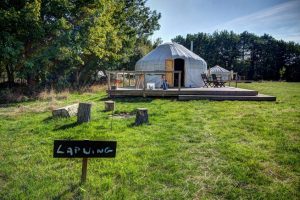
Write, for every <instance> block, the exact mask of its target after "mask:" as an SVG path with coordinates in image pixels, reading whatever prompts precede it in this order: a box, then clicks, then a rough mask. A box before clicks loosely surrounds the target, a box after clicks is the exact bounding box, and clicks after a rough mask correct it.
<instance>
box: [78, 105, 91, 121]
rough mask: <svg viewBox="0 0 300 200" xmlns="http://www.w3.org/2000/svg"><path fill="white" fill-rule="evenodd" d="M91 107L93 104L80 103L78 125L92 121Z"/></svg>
mask: <svg viewBox="0 0 300 200" xmlns="http://www.w3.org/2000/svg"><path fill="white" fill-rule="evenodd" d="M91 107H92V104H90V103H79V107H78V113H77V123H79V124H81V123H83V122H89V121H91Z"/></svg>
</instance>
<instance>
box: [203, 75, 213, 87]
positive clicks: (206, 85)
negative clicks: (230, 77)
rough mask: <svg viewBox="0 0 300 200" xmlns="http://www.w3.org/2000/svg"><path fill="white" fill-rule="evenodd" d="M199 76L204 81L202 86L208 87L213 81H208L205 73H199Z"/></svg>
mask: <svg viewBox="0 0 300 200" xmlns="http://www.w3.org/2000/svg"><path fill="white" fill-rule="evenodd" d="M201 78H202V80H203V83H204V86H203V87H208V86H211V84H212V83H213V82H212V81H210V80H209V79H208V78H207V76H206V74H201Z"/></svg>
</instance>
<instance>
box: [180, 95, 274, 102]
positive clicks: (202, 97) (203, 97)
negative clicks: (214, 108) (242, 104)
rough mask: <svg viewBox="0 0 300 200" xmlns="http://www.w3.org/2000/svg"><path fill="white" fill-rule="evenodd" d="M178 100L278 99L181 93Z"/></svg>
mask: <svg viewBox="0 0 300 200" xmlns="http://www.w3.org/2000/svg"><path fill="white" fill-rule="evenodd" d="M178 100H181V101H188V100H213V101H276V97H274V96H268V95H263V94H258V95H257V96H221V95H179V96H178Z"/></svg>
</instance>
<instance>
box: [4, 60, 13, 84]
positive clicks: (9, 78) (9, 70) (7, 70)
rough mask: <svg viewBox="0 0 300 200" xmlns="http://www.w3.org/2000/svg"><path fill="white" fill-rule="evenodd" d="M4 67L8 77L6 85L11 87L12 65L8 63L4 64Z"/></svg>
mask: <svg viewBox="0 0 300 200" xmlns="http://www.w3.org/2000/svg"><path fill="white" fill-rule="evenodd" d="M5 69H6V74H7V78H8V86H9V87H12V86H13V85H14V83H15V75H14V70H13V67H12V66H11V67H9V65H5Z"/></svg>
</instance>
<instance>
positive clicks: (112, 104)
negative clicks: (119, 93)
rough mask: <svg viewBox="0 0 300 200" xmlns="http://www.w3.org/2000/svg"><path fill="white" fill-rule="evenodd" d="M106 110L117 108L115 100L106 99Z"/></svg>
mask: <svg viewBox="0 0 300 200" xmlns="http://www.w3.org/2000/svg"><path fill="white" fill-rule="evenodd" d="M104 103H105V111H114V110H115V102H114V101H105V102H104Z"/></svg>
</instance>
